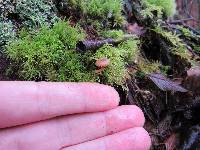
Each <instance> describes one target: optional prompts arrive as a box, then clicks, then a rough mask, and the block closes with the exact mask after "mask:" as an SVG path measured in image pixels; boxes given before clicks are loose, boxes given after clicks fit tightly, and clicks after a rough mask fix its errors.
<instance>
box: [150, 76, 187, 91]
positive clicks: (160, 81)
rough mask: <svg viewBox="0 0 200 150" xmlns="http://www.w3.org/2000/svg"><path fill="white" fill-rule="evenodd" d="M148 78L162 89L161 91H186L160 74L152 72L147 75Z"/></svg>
mask: <svg viewBox="0 0 200 150" xmlns="http://www.w3.org/2000/svg"><path fill="white" fill-rule="evenodd" d="M149 78H150V79H151V80H152V81H153V82H154V83H155V84H156V85H157V86H158V87H159V88H160V89H161V90H162V91H173V92H188V90H186V89H185V88H183V87H182V86H181V85H179V84H177V83H176V82H174V81H171V80H170V79H168V78H166V77H165V76H164V75H162V74H158V73H153V74H150V75H149Z"/></svg>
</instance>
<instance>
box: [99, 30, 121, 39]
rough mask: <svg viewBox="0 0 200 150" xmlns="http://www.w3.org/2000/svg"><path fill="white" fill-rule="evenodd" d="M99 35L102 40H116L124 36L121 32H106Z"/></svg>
mask: <svg viewBox="0 0 200 150" xmlns="http://www.w3.org/2000/svg"><path fill="white" fill-rule="evenodd" d="M100 35H101V36H103V37H104V38H113V39H118V38H122V37H123V36H124V32H123V31H122V30H108V31H103V32H101V33H100Z"/></svg>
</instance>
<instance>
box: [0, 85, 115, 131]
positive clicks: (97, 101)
mask: <svg viewBox="0 0 200 150" xmlns="http://www.w3.org/2000/svg"><path fill="white" fill-rule="evenodd" d="M0 91H1V92H0V114H1V116H3V117H0V128H5V127H10V126H15V125H21V124H26V123H30V122H35V121H40V120H45V119H49V118H53V117H56V116H61V115H67V114H74V113H83V112H96V111H105V110H109V109H112V108H115V107H117V105H118V103H119V96H118V93H117V92H116V91H115V90H114V89H113V88H111V87H109V86H105V85H100V84H96V83H47V82H40V83H36V82H0Z"/></svg>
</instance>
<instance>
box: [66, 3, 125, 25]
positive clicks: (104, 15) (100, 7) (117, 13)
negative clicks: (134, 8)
mask: <svg viewBox="0 0 200 150" xmlns="http://www.w3.org/2000/svg"><path fill="white" fill-rule="evenodd" d="M66 1H67V4H68V5H69V6H70V7H73V8H74V9H75V10H77V9H78V10H80V13H81V14H83V15H84V16H87V17H88V18H92V19H93V20H94V19H95V18H96V19H98V20H99V19H100V20H108V19H112V18H113V19H114V25H118V24H122V23H123V22H124V17H123V16H122V10H123V4H122V0H66Z"/></svg>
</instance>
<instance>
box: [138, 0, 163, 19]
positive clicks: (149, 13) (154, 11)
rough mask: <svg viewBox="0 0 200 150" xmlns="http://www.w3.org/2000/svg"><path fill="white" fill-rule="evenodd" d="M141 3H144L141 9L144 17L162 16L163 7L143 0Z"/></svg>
mask: <svg viewBox="0 0 200 150" xmlns="http://www.w3.org/2000/svg"><path fill="white" fill-rule="evenodd" d="M143 5H145V9H144V10H142V11H141V15H142V16H143V17H144V18H150V19H153V18H154V17H157V18H161V17H162V15H163V8H162V7H161V6H156V5H153V4H150V3H148V2H147V1H143Z"/></svg>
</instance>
